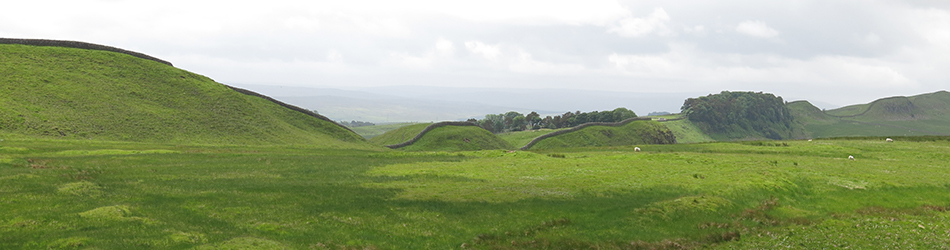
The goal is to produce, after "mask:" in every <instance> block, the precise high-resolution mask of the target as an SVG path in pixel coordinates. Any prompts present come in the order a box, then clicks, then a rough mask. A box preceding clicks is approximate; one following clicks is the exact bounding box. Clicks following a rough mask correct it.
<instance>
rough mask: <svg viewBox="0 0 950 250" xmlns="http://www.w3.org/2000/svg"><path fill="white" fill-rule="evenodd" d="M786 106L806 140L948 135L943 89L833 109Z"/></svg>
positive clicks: (948, 107) (949, 102)
mask: <svg viewBox="0 0 950 250" xmlns="http://www.w3.org/2000/svg"><path fill="white" fill-rule="evenodd" d="M787 106H788V107H789V110H790V111H791V113H792V116H794V117H795V121H796V123H800V124H802V125H804V128H805V131H806V133H808V134H809V137H816V138H828V137H842V136H914V135H950V92H947V91H943V90H941V91H937V92H933V93H925V94H920V95H915V96H893V97H886V98H880V99H877V100H874V101H872V102H870V103H866V104H855V105H849V106H845V107H841V108H837V109H832V110H820V109H818V108H817V107H815V106H814V105H812V104H811V103H809V102H807V101H797V102H790V103H788V105H787Z"/></svg>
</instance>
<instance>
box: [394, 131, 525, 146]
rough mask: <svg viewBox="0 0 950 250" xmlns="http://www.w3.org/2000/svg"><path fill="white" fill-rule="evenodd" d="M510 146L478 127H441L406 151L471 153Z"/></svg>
mask: <svg viewBox="0 0 950 250" xmlns="http://www.w3.org/2000/svg"><path fill="white" fill-rule="evenodd" d="M511 148H513V147H512V146H511V144H509V143H508V142H506V141H505V140H502V139H501V138H498V137H497V136H495V134H492V133H491V132H488V130H485V129H483V128H481V127H478V126H451V125H450V126H442V127H438V128H435V129H432V130H430V131H428V132H426V133H425V134H424V135H423V136H422V137H421V138H420V139H419V140H417V141H415V142H414V143H412V144H410V145H408V146H405V147H402V148H399V149H400V150H406V151H472V150H488V149H511Z"/></svg>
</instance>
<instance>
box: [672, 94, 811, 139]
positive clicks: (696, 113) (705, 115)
mask: <svg viewBox="0 0 950 250" xmlns="http://www.w3.org/2000/svg"><path fill="white" fill-rule="evenodd" d="M682 115H683V116H684V117H685V118H686V119H689V120H690V121H691V122H692V123H693V124H694V125H695V126H696V127H698V128H700V129H701V130H702V131H703V132H704V133H706V134H707V135H709V136H710V137H712V138H713V139H717V140H723V141H727V140H761V139H772V140H782V139H800V138H804V137H805V135H804V131H803V129H802V128H801V127H800V126H798V124H796V123H794V117H793V116H792V115H791V113H790V111H789V110H788V107H787V106H786V103H785V102H784V100H783V99H782V97H779V96H775V95H773V94H770V93H762V92H730V91H722V92H721V93H719V94H710V95H707V96H701V97H698V98H689V99H686V101H685V102H684V103H683V113H682Z"/></svg>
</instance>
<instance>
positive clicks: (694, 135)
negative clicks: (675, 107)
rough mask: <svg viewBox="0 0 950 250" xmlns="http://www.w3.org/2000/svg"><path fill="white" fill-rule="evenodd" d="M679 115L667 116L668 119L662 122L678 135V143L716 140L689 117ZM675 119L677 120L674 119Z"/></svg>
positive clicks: (674, 134)
mask: <svg viewBox="0 0 950 250" xmlns="http://www.w3.org/2000/svg"><path fill="white" fill-rule="evenodd" d="M678 118H679V117H672V118H667V119H668V120H666V121H663V122H660V123H662V124H663V125H665V126H666V127H667V128H669V129H670V132H673V136H675V137H676V143H699V142H711V141H716V140H715V139H713V138H712V137H709V135H707V134H706V133H704V132H703V131H702V130H701V129H699V127H697V126H696V124H693V122H691V121H689V119H678ZM672 119H675V120H672Z"/></svg>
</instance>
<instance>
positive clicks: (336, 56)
mask: <svg viewBox="0 0 950 250" xmlns="http://www.w3.org/2000/svg"><path fill="white" fill-rule="evenodd" d="M327 61H329V62H341V61H343V54H340V52H339V51H336V50H332V49H331V50H329V51H327Z"/></svg>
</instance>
